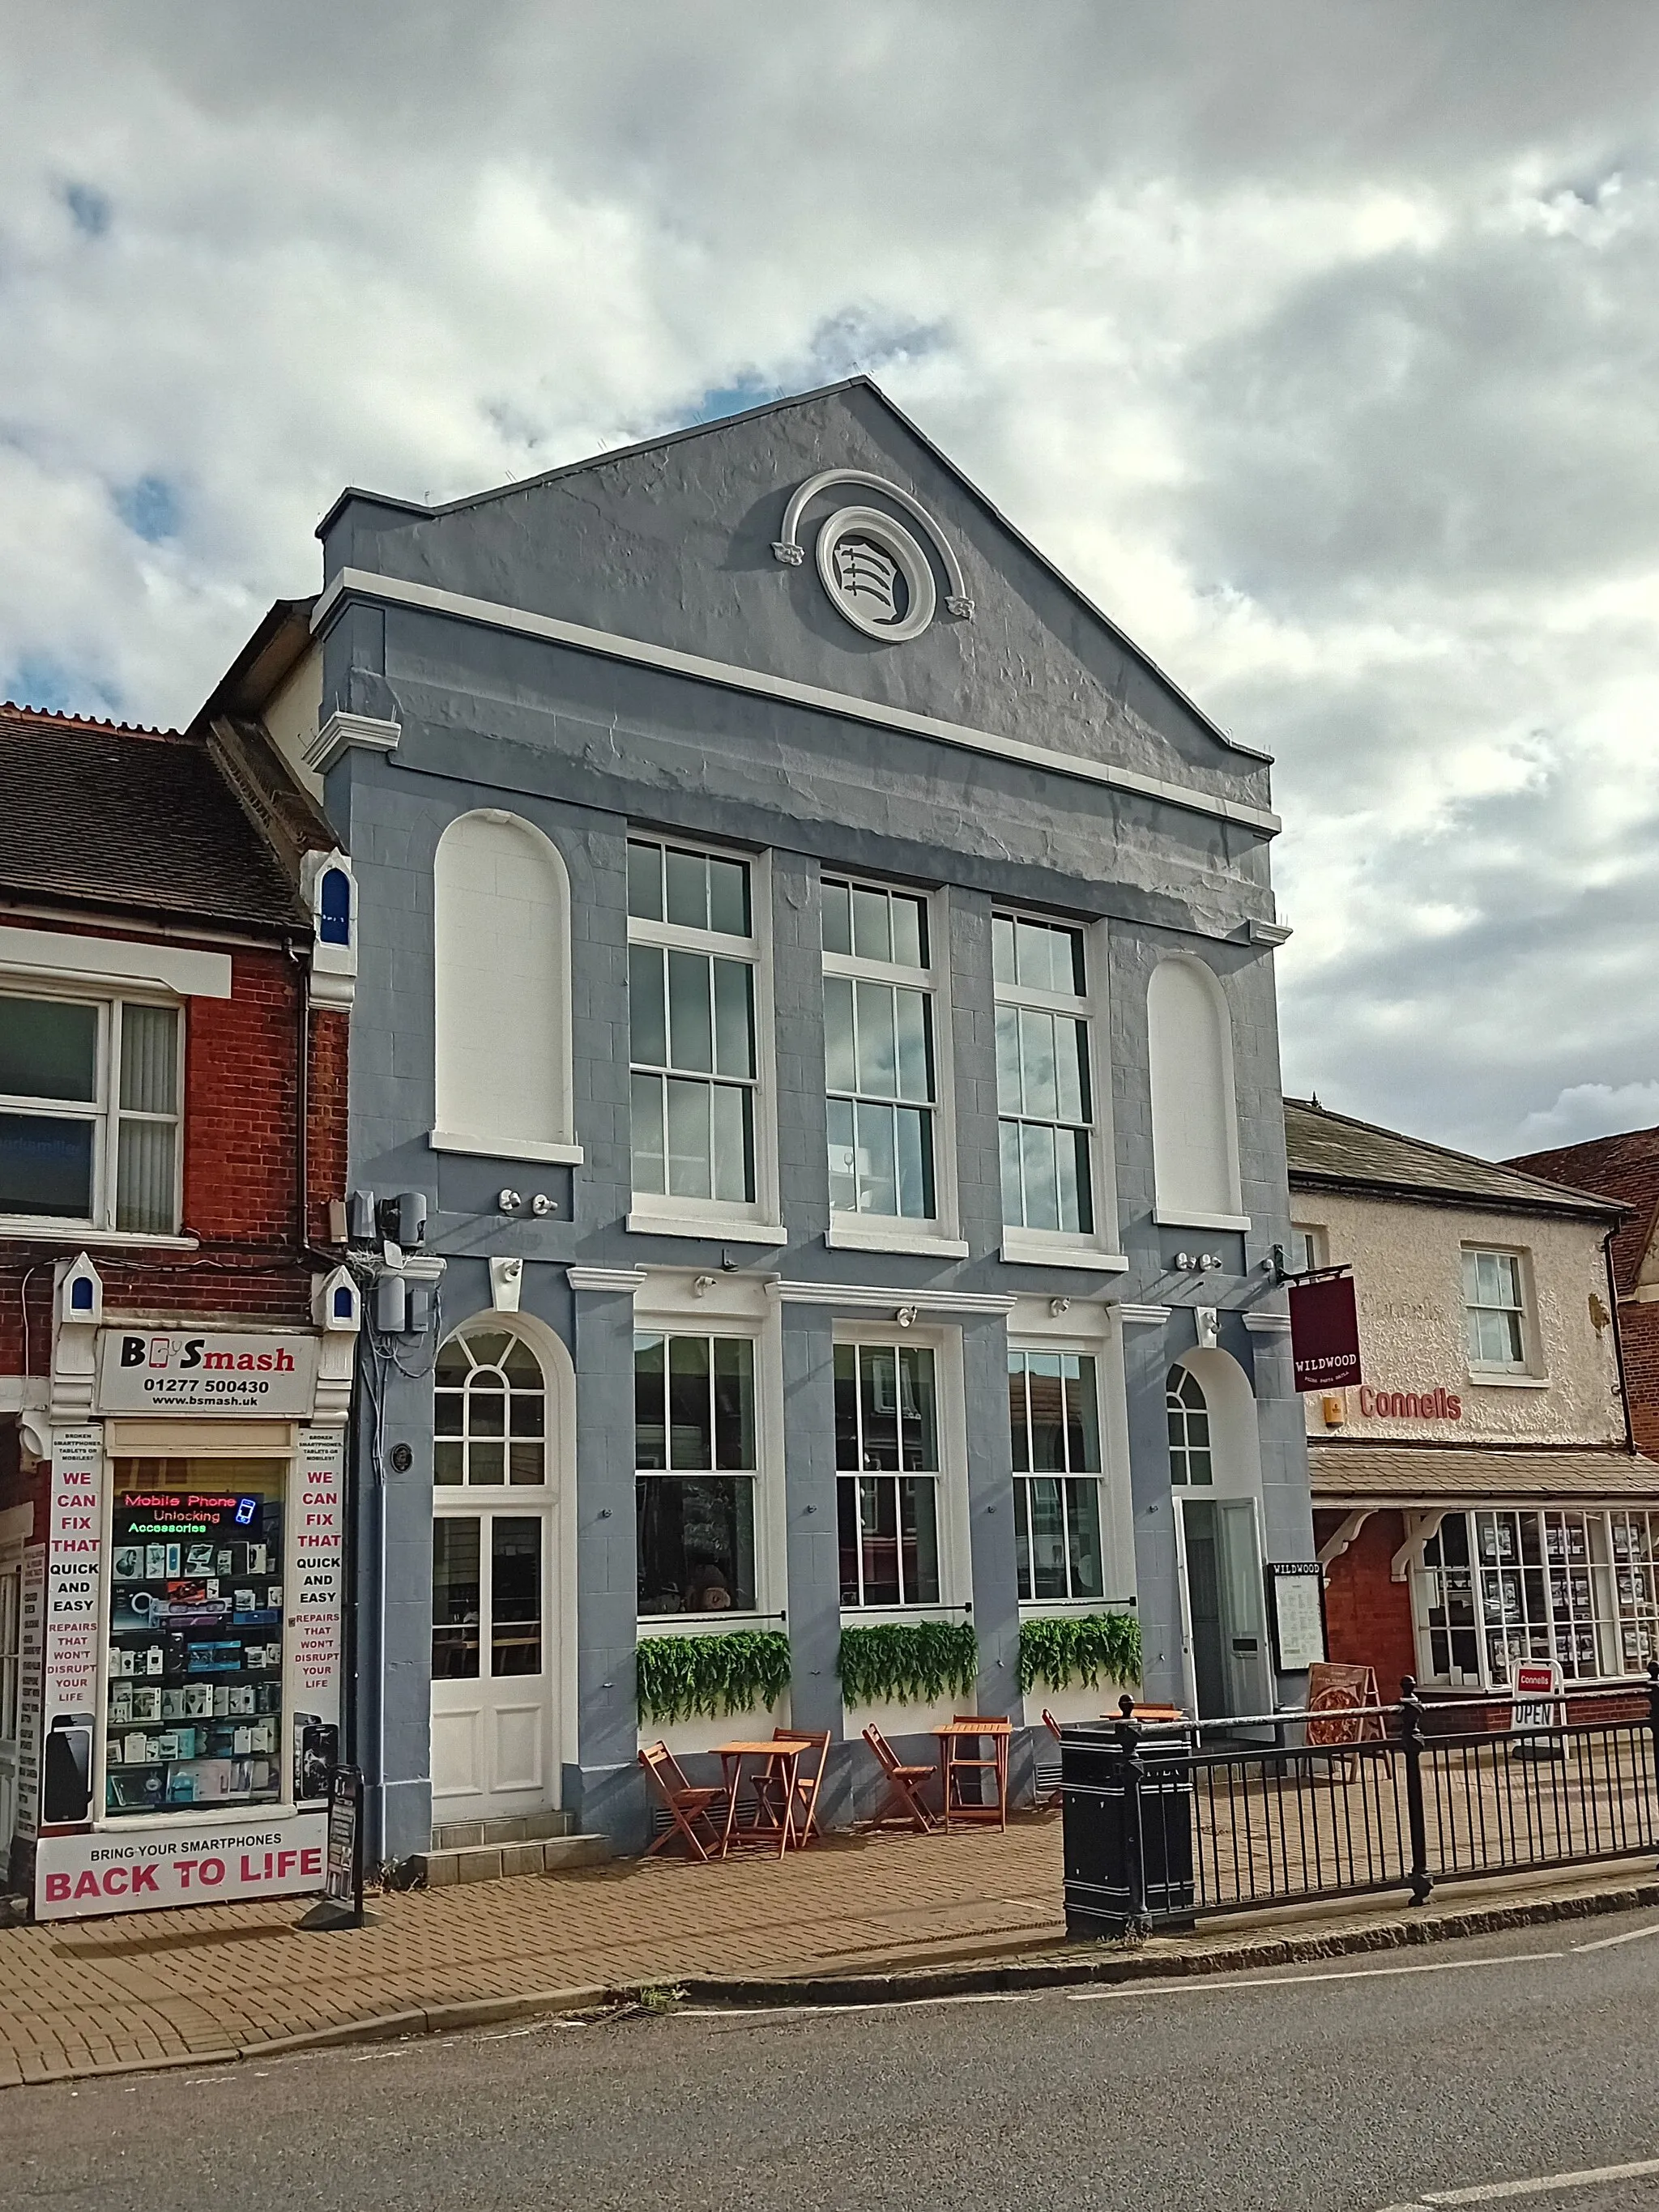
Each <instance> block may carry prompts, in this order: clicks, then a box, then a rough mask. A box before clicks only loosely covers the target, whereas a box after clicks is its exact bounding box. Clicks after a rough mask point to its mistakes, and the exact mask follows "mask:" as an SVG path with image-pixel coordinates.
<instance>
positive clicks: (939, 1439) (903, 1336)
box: [834, 1324, 972, 1626]
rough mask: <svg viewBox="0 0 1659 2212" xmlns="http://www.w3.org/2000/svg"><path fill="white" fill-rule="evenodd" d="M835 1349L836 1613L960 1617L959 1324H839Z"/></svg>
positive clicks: (963, 1473) (966, 1575)
mask: <svg viewBox="0 0 1659 2212" xmlns="http://www.w3.org/2000/svg"><path fill="white" fill-rule="evenodd" d="M834 1359H835V1405H836V1532H837V1539H838V1547H839V1557H840V1572H841V1608H842V1621H843V1622H844V1623H846V1624H848V1625H849V1626H853V1625H857V1624H858V1623H860V1622H867V1621H869V1620H892V1619H898V1620H937V1619H939V1618H941V1617H950V1616H953V1615H966V1614H967V1613H969V1611H970V1609H971V1592H972V1585H971V1574H970V1570H969V1540H968V1525H967V1515H968V1465H967V1449H966V1426H965V1411H964V1407H963V1395H962V1393H963V1379H962V1339H961V1334H960V1332H958V1331H955V1330H949V1329H907V1330H900V1329H896V1328H895V1329H892V1330H888V1329H884V1328H867V1327H863V1326H860V1325H856V1324H847V1325H845V1326H838V1327H837V1328H836V1336H835V1352H834Z"/></svg>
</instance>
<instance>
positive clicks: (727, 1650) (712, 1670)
mask: <svg viewBox="0 0 1659 2212" xmlns="http://www.w3.org/2000/svg"><path fill="white" fill-rule="evenodd" d="M634 1681H635V1694H636V1698H637V1702H638V1705H639V1714H640V1718H641V1720H642V1721H657V1722H659V1723H663V1724H665V1725H666V1724H668V1723H672V1722H674V1721H689V1720H691V1719H694V1718H698V1719H703V1720H714V1719H715V1718H717V1717H719V1716H720V1714H722V1713H747V1712H753V1711H756V1710H757V1709H758V1708H761V1707H764V1706H767V1705H776V1703H777V1701H778V1699H780V1698H781V1696H782V1695H783V1693H784V1692H785V1691H786V1690H787V1688H788V1687H789V1638H787V1636H786V1635H785V1634H784V1632H783V1631H782V1630H781V1628H734V1629H733V1630H732V1632H731V1633H730V1634H729V1635H726V1636H646V1637H641V1639H640V1643H639V1648H638V1650H637V1651H636V1652H635V1660H634Z"/></svg>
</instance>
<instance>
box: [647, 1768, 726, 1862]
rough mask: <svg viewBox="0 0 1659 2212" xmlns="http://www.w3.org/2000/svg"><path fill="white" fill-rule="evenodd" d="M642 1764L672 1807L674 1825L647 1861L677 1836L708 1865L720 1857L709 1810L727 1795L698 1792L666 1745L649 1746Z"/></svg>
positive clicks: (715, 1831) (650, 1852)
mask: <svg viewBox="0 0 1659 2212" xmlns="http://www.w3.org/2000/svg"><path fill="white" fill-rule="evenodd" d="M640 1765H641V1766H642V1767H643V1768H644V1769H645V1771H646V1773H647V1776H648V1777H649V1778H650V1779H651V1780H652V1782H653V1783H654V1784H655V1785H656V1788H657V1791H658V1794H659V1796H660V1797H661V1799H662V1802H663V1803H664V1804H665V1806H666V1807H667V1808H668V1814H669V1818H670V1820H671V1822H672V1826H670V1827H666V1828H665V1829H664V1830H663V1832H662V1833H661V1835H659V1837H658V1838H657V1840H656V1842H655V1843H654V1844H652V1846H651V1849H650V1850H648V1851H647V1853H646V1857H647V1858H650V1857H653V1855H654V1854H655V1853H656V1852H658V1851H659V1850H661V1849H662V1847H663V1845H664V1844H669V1843H672V1842H673V1841H674V1839H675V1838H676V1837H678V1838H681V1839H682V1840H683V1841H684V1844H685V1847H686V1850H687V1851H688V1852H690V1854H691V1856H692V1857H696V1858H700V1859H702V1861H703V1862H704V1863H705V1864H706V1863H708V1860H710V1859H712V1858H716V1857H719V1855H720V1835H719V1833H718V1832H717V1830H716V1829H715V1826H714V1822H713V1821H712V1820H710V1819H709V1817H708V1809H709V1808H710V1806H711V1805H714V1804H716V1803H717V1802H719V1800H720V1798H721V1797H722V1796H724V1795H725V1792H724V1791H723V1790H708V1789H701V1788H699V1789H694V1788H693V1787H692V1785H691V1784H690V1783H689V1782H688V1781H687V1780H686V1778H685V1777H684V1774H683V1773H682V1772H681V1771H680V1766H679V1762H678V1760H677V1759H675V1757H674V1754H673V1753H672V1752H671V1751H670V1750H669V1748H668V1746H667V1745H666V1744H665V1743H653V1744H648V1745H647V1746H646V1747H644V1748H643V1749H642V1750H641V1753H640ZM700 1827H701V1828H702V1830H703V1831H704V1832H705V1833H706V1835H707V1838H708V1842H707V1844H705V1842H704V1840H703V1837H702V1836H700V1835H699V1834H698V1832H697V1831H698V1829H699V1828H700ZM711 1846H712V1848H711Z"/></svg>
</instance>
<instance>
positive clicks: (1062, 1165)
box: [991, 911, 1127, 1269]
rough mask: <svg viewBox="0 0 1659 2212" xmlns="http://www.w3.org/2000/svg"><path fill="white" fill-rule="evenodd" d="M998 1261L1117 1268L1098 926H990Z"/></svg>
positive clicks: (1015, 920) (1025, 919) (1015, 917)
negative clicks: (998, 1184) (1000, 1224)
mask: <svg viewBox="0 0 1659 2212" xmlns="http://www.w3.org/2000/svg"><path fill="white" fill-rule="evenodd" d="M991 956H992V972H993V975H994V987H995V993H996V1031H997V1128H998V1141H999V1146H1000V1159H1001V1175H1002V1221H1003V1230H1002V1256H1003V1258H1004V1259H1005V1260H1011V1261H1030V1262H1034V1263H1036V1264H1039V1265H1049V1266H1067V1265H1071V1266H1080V1267H1110V1268H1114V1269H1117V1268H1121V1267H1125V1266H1126V1265H1127V1261H1125V1259H1124V1257H1123V1255H1121V1254H1120V1253H1118V1252H1117V1251H1116V1250H1115V1245H1116V1242H1117V1238H1116V1214H1117V1206H1116V1195H1115V1188H1114V1179H1113V1174H1112V1138H1111V1108H1110V1086H1109V1081H1108V1079H1107V1077H1106V1071H1105V1069H1104V1067H1103V1065H1102V1061H1101V1057H1100V1050H1099V1047H1100V1043H1101V1041H1102V1040H1103V1038H1104V1037H1105V1036H1107V1034H1108V1026H1107V1022H1106V1019H1105V1012H1106V1009H1105V1003H1104V995H1103V994H1104V988H1105V978H1106V943H1105V930H1104V927H1103V925H1100V924H1097V925H1095V926H1094V927H1084V926H1083V925H1082V924H1081V923H1078V922H1070V921H1057V920H1055V919H1054V918H1053V917H1052V916H1048V915H1031V914H1017V913H1007V912H1001V911H999V912H997V913H994V915H992V917H991Z"/></svg>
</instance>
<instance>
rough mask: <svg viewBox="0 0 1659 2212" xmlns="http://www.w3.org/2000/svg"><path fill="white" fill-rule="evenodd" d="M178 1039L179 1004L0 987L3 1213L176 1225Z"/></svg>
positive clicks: (80, 1223) (163, 1233)
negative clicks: (60, 995) (51, 994)
mask: <svg viewBox="0 0 1659 2212" xmlns="http://www.w3.org/2000/svg"><path fill="white" fill-rule="evenodd" d="M183 1048H184V1025H183V1024H182V1023H181V1021H180V1020H179V1009H178V1007H177V1006H153V1005H147V1004H143V1003H141V1002H139V1001H137V1000H131V999H113V1000H108V999H106V1000H93V999H83V998H69V997H64V998H55V997H46V996H43V995H40V994H30V995H28V996H27V997H26V996H24V995H22V994H15V995H14V994H11V993H9V992H0V1217H3V1218H9V1219H12V1220H18V1221H36V1222H48V1223H61V1224H63V1225H66V1226H68V1225H73V1226H75V1227H77V1228H86V1229H89V1230H99V1229H102V1230H114V1231H119V1232H120V1233H122V1234H125V1235H132V1236H143V1237H170V1236H172V1235H173V1234H175V1233H176V1231H177V1230H178V1227H179V1174H180V1162H179V1123H180V1109H181V1102H182V1097H183V1087H184V1085H183V1072H184V1071H183Z"/></svg>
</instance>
